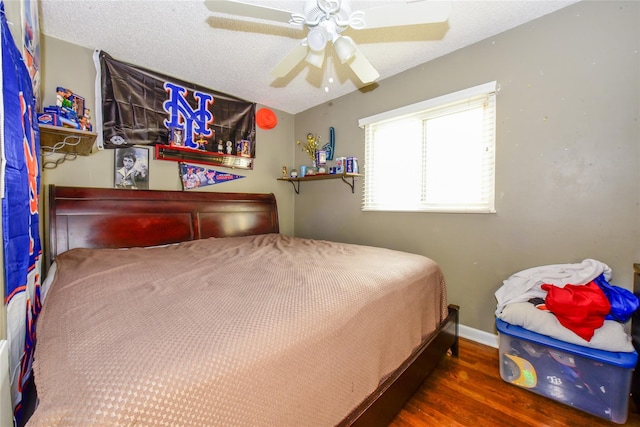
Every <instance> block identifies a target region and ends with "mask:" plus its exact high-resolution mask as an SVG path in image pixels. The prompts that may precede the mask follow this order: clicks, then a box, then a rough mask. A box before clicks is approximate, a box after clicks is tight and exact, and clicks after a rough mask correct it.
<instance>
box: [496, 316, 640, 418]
mask: <svg viewBox="0 0 640 427" xmlns="http://www.w3.org/2000/svg"><path fill="white" fill-rule="evenodd" d="M496 327H497V329H498V334H499V337H500V349H499V351H500V376H501V377H502V379H503V380H504V381H506V382H508V383H511V384H515V385H517V386H519V387H522V388H525V389H527V390H530V391H532V392H534V393H537V394H540V395H542V396H545V397H548V398H550V399H553V400H556V401H558V402H562V403H564V404H567V405H570V406H573V407H575V408H577V409H580V410H583V411H585V412H589V413H590V414H593V415H596V416H598V417H601V418H604V419H606V420H609V421H613V422H614V423H618V424H624V423H625V422H626V421H627V414H628V408H629V391H630V388H631V377H632V374H633V370H634V368H635V366H636V363H637V361H638V353H636V352H635V351H634V352H632V353H616V352H609V351H604V350H596V349H591V348H588V347H583V346H580V345H575V344H569V343H566V342H564V341H559V340H556V339H553V338H551V337H548V336H546V335H541V334H538V333H535V332H531V331H529V330H528V329H524V328H522V327H520V326H515V325H511V324H509V323H507V322H504V321H503V320H500V319H496Z"/></svg>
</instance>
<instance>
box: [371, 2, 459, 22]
mask: <svg viewBox="0 0 640 427" xmlns="http://www.w3.org/2000/svg"><path fill="white" fill-rule="evenodd" d="M450 12H451V4H450V3H448V2H442V1H428V0H426V1H425V0H406V1H405V2H404V3H399V4H398V3H396V4H393V5H390V6H381V7H373V8H371V9H365V10H363V11H362V13H363V14H364V22H365V28H367V29H368V28H383V27H398V26H401V25H416V24H431V23H435V22H444V21H446V20H447V19H448V18H449V13H450Z"/></svg>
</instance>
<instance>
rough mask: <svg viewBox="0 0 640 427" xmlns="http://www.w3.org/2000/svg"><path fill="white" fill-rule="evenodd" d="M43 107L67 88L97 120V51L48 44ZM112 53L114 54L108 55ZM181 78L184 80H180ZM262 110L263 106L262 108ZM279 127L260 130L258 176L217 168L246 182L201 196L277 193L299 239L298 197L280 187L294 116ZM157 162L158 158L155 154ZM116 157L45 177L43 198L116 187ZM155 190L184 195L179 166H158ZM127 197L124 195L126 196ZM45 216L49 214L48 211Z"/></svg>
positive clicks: (105, 155) (106, 153) (47, 40)
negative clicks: (54, 191) (64, 190)
mask: <svg viewBox="0 0 640 427" xmlns="http://www.w3.org/2000/svg"><path fill="white" fill-rule="evenodd" d="M42 39H43V40H42V42H43V46H42V54H43V61H42V63H43V81H42V86H43V87H42V93H43V105H44V106H46V105H50V104H54V103H55V89H56V87H57V86H62V87H67V88H69V89H71V90H73V91H74V92H76V93H78V94H80V95H83V96H84V97H85V99H86V102H87V106H89V108H91V110H92V116H94V115H95V111H96V109H95V107H94V105H95V89H94V87H95V74H96V72H95V66H94V65H93V59H92V58H93V51H91V50H89V49H85V48H82V47H79V46H77V45H73V44H70V43H67V42H64V41H62V40H59V39H55V38H52V37H43V38H42ZM107 53H108V52H107ZM176 77H177V78H180V76H176ZM211 89H214V90H215V89H216V88H211ZM258 108H260V106H258ZM274 112H275V113H276V115H277V117H278V125H277V126H276V127H275V128H274V129H271V130H262V129H257V130H256V141H257V144H256V160H255V166H254V169H253V170H241V169H237V170H232V169H226V168H214V169H218V170H224V171H227V172H233V173H235V174H236V175H242V176H245V178H242V179H238V180H235V181H231V182H226V183H224V184H218V185H212V186H209V187H205V188H203V189H201V190H198V191H217V192H254V193H274V194H275V195H276V200H277V201H278V211H279V221H280V231H281V232H282V233H284V234H289V235H292V234H293V207H294V199H293V191H292V189H291V186H290V185H289V184H287V183H284V182H279V181H276V178H278V177H280V176H281V175H282V165H285V164H290V163H292V162H293V151H292V150H291V149H290V147H291V143H290V141H291V140H293V116H292V115H291V114H287V113H284V112H281V111H277V110H274ZM151 157H153V154H151ZM114 168H115V162H114V151H113V150H103V151H98V152H96V153H95V154H92V155H90V156H86V157H80V156H79V157H78V158H77V159H76V160H74V161H71V162H65V163H63V164H61V165H59V166H58V167H57V168H55V169H46V170H44V171H43V174H42V186H43V192H44V191H45V189H46V186H47V185H49V184H55V185H71V186H84V187H106V188H110V187H113V184H114V178H113V177H114ZM149 171H150V175H149V187H150V189H152V190H180V189H182V185H181V182H180V179H179V173H178V163H177V162H170V161H163V160H152V161H151V164H150V165H149ZM123 191H124V190H123ZM42 212H43V214H44V213H45V212H44V211H42Z"/></svg>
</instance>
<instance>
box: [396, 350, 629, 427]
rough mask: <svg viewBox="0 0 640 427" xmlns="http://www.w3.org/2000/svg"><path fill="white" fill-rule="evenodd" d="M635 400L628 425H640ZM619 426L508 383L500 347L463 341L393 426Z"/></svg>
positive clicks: (410, 402) (445, 359)
mask: <svg viewBox="0 0 640 427" xmlns="http://www.w3.org/2000/svg"><path fill="white" fill-rule="evenodd" d="M629 401H630V405H629V416H628V419H627V423H626V424H625V425H626V426H640V414H639V413H638V410H637V408H636V407H635V405H634V404H633V403H632V399H629ZM617 425H619V424H615V423H612V422H610V421H606V420H604V419H602V418H599V417H595V416H593V415H590V414H588V413H586V412H582V411H579V410H577V409H574V408H572V407H570V406H567V405H564V404H562V403H559V402H556V401H553V400H550V399H548V398H545V397H542V396H539V395H537V394H535V393H532V392H530V391H528V390H526V389H523V388H520V387H517V386H514V385H511V384H508V383H506V382H504V381H503V380H502V379H501V378H500V371H499V365H498V350H497V349H495V348H492V347H487V346H484V345H481V344H477V343H475V342H473V341H469V340H465V339H461V340H460V356H459V358H455V357H451V356H447V357H445V358H444V359H443V360H442V362H440V365H439V366H438V368H437V369H436V370H435V371H434V372H433V373H432V374H431V375H430V376H429V378H427V380H426V381H425V382H424V384H423V385H422V387H421V388H420V390H419V391H418V392H417V393H416V394H415V395H414V396H413V398H412V399H411V400H410V401H409V402H407V404H406V405H405V406H404V408H403V409H402V411H400V413H399V414H398V415H397V416H396V418H395V419H394V420H393V421H392V423H391V424H390V427H408V426H411V427H415V426H430V427H431V426H474V427H478V426H571V427H574V426H578V427H587V426H589V427H591V426H617Z"/></svg>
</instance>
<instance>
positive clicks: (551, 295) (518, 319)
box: [495, 259, 640, 352]
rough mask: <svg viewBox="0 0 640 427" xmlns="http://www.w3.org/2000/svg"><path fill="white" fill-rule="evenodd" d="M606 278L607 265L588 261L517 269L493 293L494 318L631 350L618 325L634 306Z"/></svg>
mask: <svg viewBox="0 0 640 427" xmlns="http://www.w3.org/2000/svg"><path fill="white" fill-rule="evenodd" d="M610 280H611V269H610V268H609V266H607V265H606V264H604V263H602V262H600V261H597V260H594V259H585V260H584V261H582V262H581V263H577V264H557V265H547V266H541V267H534V268H530V269H527V270H523V271H520V272H518V273H516V274H514V275H512V276H511V277H509V278H508V279H507V280H505V281H504V282H503V285H502V286H501V287H500V289H498V290H497V291H496V293H495V296H496V300H497V301H498V304H497V309H496V316H497V317H498V318H500V319H502V320H504V321H505V322H507V323H510V324H512V325H517V326H521V327H523V328H525V329H529V330H531V331H533V332H537V333H540V334H543V335H547V336H550V337H552V338H555V339H559V340H562V341H566V342H570V343H573V344H578V345H583V346H587V347H592V348H597V349H600V350H607V351H616V352H632V351H634V348H633V344H632V342H631V337H630V336H629V334H627V333H626V332H625V330H624V325H623V323H624V322H626V321H628V320H629V319H630V317H631V315H632V314H633V312H634V311H635V310H636V309H638V306H639V305H640V302H639V301H638V298H637V297H636V296H635V295H634V294H633V293H632V292H630V291H628V290H627V289H624V288H621V287H618V286H613V285H611V284H610V283H609V281H610Z"/></svg>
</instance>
